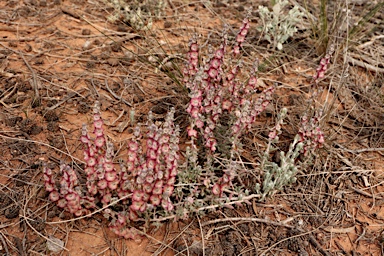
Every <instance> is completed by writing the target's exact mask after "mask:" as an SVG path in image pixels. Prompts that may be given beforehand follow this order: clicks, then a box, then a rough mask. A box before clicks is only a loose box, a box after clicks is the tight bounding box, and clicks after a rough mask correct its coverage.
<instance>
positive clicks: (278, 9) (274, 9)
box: [273, 3, 281, 15]
mask: <svg viewBox="0 0 384 256" xmlns="http://www.w3.org/2000/svg"><path fill="white" fill-rule="evenodd" d="M280 10H281V8H280V4H279V3H276V4H275V5H274V6H273V13H274V14H275V15H279V13H280Z"/></svg>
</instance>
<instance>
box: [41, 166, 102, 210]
mask: <svg viewBox="0 0 384 256" xmlns="http://www.w3.org/2000/svg"><path fill="white" fill-rule="evenodd" d="M43 173H44V174H43V176H44V182H45V189H46V191H48V192H50V194H49V199H50V200H51V201H52V202H56V203H57V205H58V206H59V207H61V208H65V209H67V210H68V211H69V212H70V213H72V214H74V215H75V216H81V215H85V214H88V213H89V212H90V209H93V208H94V207H95V203H94V201H95V200H94V198H92V197H89V196H83V195H82V191H81V187H80V186H79V183H78V180H77V176H76V173H75V171H74V170H73V169H72V168H71V167H70V166H68V165H66V164H62V165H60V173H61V179H60V189H57V188H56V185H55V181H54V179H53V177H52V175H53V172H52V170H51V169H49V168H47V167H46V166H44V170H43Z"/></svg>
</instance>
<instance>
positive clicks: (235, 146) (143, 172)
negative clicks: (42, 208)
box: [44, 18, 330, 238]
mask: <svg viewBox="0 0 384 256" xmlns="http://www.w3.org/2000/svg"><path fill="white" fill-rule="evenodd" d="M249 26H250V24H249V20H248V19H247V18H246V19H244V21H243V24H242V26H241V28H240V30H239V32H238V33H237V36H236V39H235V42H234V44H233V47H232V48H230V47H229V46H228V41H227V35H226V30H224V32H223V35H222V39H223V40H222V43H221V45H220V46H219V47H218V48H217V49H216V50H213V47H212V46H209V47H208V56H207V57H206V58H203V56H202V55H203V54H204V52H203V51H201V49H200V48H199V47H200V45H199V43H198V42H197V40H196V38H192V39H191V41H190V43H189V51H188V54H187V61H186V65H185V69H184V79H183V83H184V84H185V86H186V88H187V89H188V92H189V94H188V96H189V99H190V100H189V103H188V106H187V108H186V112H187V113H188V114H189V126H188V128H187V131H186V132H187V134H188V137H189V141H187V142H186V144H188V146H187V148H186V150H185V152H184V154H183V155H182V152H181V151H180V149H179V145H180V141H179V140H180V138H179V137H180V136H179V134H180V132H179V127H178V126H177V125H175V124H174V121H173V120H174V110H173V109H171V110H170V111H169V113H168V114H167V116H166V118H165V120H164V122H163V124H162V125H157V124H155V122H154V121H153V118H152V114H151V113H149V114H148V121H147V122H146V124H145V125H141V127H140V126H139V125H138V126H137V127H136V128H134V131H133V137H132V139H131V140H129V141H128V145H127V155H126V156H125V160H124V161H122V163H121V164H120V166H116V164H115V163H114V162H113V158H114V156H115V155H114V150H113V144H112V143H110V142H109V141H108V140H107V137H106V136H105V133H104V130H103V120H102V118H101V113H100V107H99V103H98V102H96V104H95V107H94V113H93V135H94V138H92V136H90V135H89V133H88V131H87V126H86V125H84V126H83V129H82V135H81V142H82V143H83V146H84V160H85V162H86V167H85V169H84V173H83V174H82V175H83V176H86V178H85V179H86V183H85V184H81V183H80V182H79V180H78V176H77V173H76V172H75V171H74V170H73V169H72V168H71V167H70V166H68V165H67V164H62V165H61V167H60V173H59V184H58V185H56V181H55V178H54V177H55V173H54V172H53V171H52V170H51V169H49V168H47V167H44V181H45V188H46V190H47V191H48V192H49V198H50V200H51V201H53V202H56V204H57V205H58V206H59V207H61V208H63V209H65V210H67V211H68V212H70V213H72V214H74V215H75V216H84V215H87V214H89V213H91V212H92V211H94V210H96V208H99V207H100V208H103V209H104V210H103V213H104V216H105V217H106V218H108V219H109V220H110V225H109V226H110V228H111V230H113V231H114V232H115V233H116V234H117V235H119V236H123V237H125V238H134V237H135V236H136V235H137V233H138V232H137V230H136V229H135V228H133V227H132V226H133V223H135V222H137V221H140V220H141V221H146V222H147V223H148V222H149V221H159V220H162V219H167V218H168V219H169V218H172V219H174V218H187V217H189V214H190V213H203V212H204V210H206V209H214V208H216V207H219V206H224V205H226V206H229V205H231V204H233V203H240V202H246V201H247V198H252V197H258V198H260V199H264V198H265V197H266V196H268V195H271V194H272V193H274V192H275V191H276V190H279V189H282V188H283V187H284V186H285V185H286V184H288V183H289V182H293V181H294V179H295V175H296V173H297V171H298V169H299V168H302V167H303V166H302V165H303V164H305V163H307V162H306V161H305V159H306V157H307V156H310V155H312V154H313V153H314V150H315V149H317V148H319V147H321V145H322V144H323V142H324V135H323V133H322V131H321V129H320V122H319V121H320V117H321V115H320V114H318V115H315V116H314V117H313V118H307V117H306V116H304V117H303V119H302V123H301V124H302V127H301V129H300V130H299V132H298V135H297V136H296V137H295V138H294V139H293V141H292V143H291V146H290V147H289V151H288V152H286V153H284V152H282V153H281V163H280V165H278V164H276V163H273V162H272V161H271V160H270V151H271V149H272V147H273V144H274V143H276V142H277V141H278V139H279V134H280V133H281V129H282V126H283V124H284V123H283V118H284V116H285V115H286V114H287V110H286V109H283V110H282V111H281V114H280V117H279V118H278V120H277V123H276V125H275V126H274V127H272V128H271V130H270V133H269V138H268V143H267V145H266V150H265V152H259V153H260V155H262V161H261V163H260V165H259V166H260V167H259V168H251V167H249V166H246V165H245V164H244V163H243V162H242V159H241V154H242V151H243V149H242V138H243V137H244V136H246V134H247V133H248V132H249V130H250V128H251V127H252V126H253V124H254V123H255V121H256V119H257V118H258V117H259V116H260V114H261V113H262V112H263V111H264V110H265V109H266V107H267V106H268V105H269V104H270V102H271V100H272V96H273V93H274V91H275V90H276V87H275V86H272V87H269V88H264V89H259V88H258V87H257V76H256V73H257V71H258V70H257V61H256V62H255V64H254V66H253V68H252V70H251V71H250V72H249V74H248V76H246V72H243V73H242V74H241V75H240V70H241V69H242V68H243V65H242V63H241V61H240V59H241V57H242V54H241V48H242V43H243V42H244V40H245V38H246V36H247V33H248V30H249ZM329 58H330V56H327V57H326V58H324V60H322V64H321V65H320V67H319V68H318V70H317V74H316V75H315V77H314V81H315V82H316V81H318V79H320V78H322V77H323V76H324V72H325V70H326V66H327V65H328V63H329ZM244 79H245V82H243V80H244ZM319 113H320V112H319ZM143 126H144V127H143ZM144 129H145V130H146V133H145V136H143V134H142V130H144ZM142 145H145V146H142ZM299 155H301V156H302V159H304V160H302V159H300V160H299V159H298V158H299ZM250 174H251V175H253V176H255V177H256V178H257V180H259V182H254V183H253V184H256V186H255V187H249V186H247V185H245V184H244V183H243V182H242V177H244V176H246V175H250ZM251 193H253V194H252V195H250V194H251ZM249 196H251V197H249Z"/></svg>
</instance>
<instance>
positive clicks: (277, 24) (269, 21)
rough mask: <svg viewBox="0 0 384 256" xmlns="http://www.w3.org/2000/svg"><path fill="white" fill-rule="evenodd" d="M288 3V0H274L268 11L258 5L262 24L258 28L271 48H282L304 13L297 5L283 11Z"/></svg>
mask: <svg viewBox="0 0 384 256" xmlns="http://www.w3.org/2000/svg"><path fill="white" fill-rule="evenodd" d="M287 5H288V0H276V1H274V5H273V7H272V11H270V10H269V9H268V8H267V7H265V6H261V5H260V6H259V14H260V18H261V21H262V26H260V27H259V28H258V29H259V30H260V31H262V32H263V34H264V39H265V40H267V41H268V42H269V43H270V44H271V45H272V48H274V49H275V48H277V49H278V50H282V49H283V44H284V43H285V42H286V41H287V40H288V38H290V37H291V36H293V34H294V33H296V32H297V28H296V24H297V23H298V22H300V21H301V19H302V17H303V16H304V13H302V12H300V10H299V8H298V7H297V6H294V7H293V8H292V9H290V10H289V12H288V14H285V13H284V8H285V7H286V6H287Z"/></svg>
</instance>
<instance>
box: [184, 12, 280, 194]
mask: <svg viewBox="0 0 384 256" xmlns="http://www.w3.org/2000/svg"><path fill="white" fill-rule="evenodd" d="M248 30H249V20H248V18H245V19H244V21H243V24H242V26H241V27H240V30H239V32H238V34H237V35H236V41H235V44H234V46H233V49H232V56H231V57H230V58H231V59H230V60H229V61H228V63H227V62H226V60H225V56H226V46H227V36H226V34H225V32H224V33H223V36H222V38H223V42H222V44H221V45H220V47H219V48H218V49H217V50H216V51H212V54H210V55H209V56H208V58H207V60H206V61H205V62H204V64H203V65H199V45H198V43H197V40H196V38H193V39H192V40H191V41H190V43H189V52H188V54H187V63H186V66H185V69H184V82H185V84H186V87H187V88H188V89H189V97H190V101H189V105H188V107H187V112H188V113H189V115H190V117H191V118H190V120H191V123H190V126H189V127H188V130H187V132H188V135H189V137H190V138H191V144H192V149H193V150H195V151H196V150H197V147H196V145H195V142H194V141H195V140H196V139H197V138H198V137H199V135H201V136H202V138H203V142H204V146H205V147H206V148H207V149H209V151H208V152H210V153H214V152H216V150H217V146H218V140H217V138H216V137H215V132H216V128H217V126H218V125H219V124H220V122H221V117H222V116H223V114H229V116H230V118H232V119H231V120H229V122H228V121H227V123H228V125H229V127H228V129H227V130H228V133H227V134H225V135H224V136H226V137H228V142H229V143H232V150H233V149H234V148H236V145H235V144H236V143H238V140H239V137H240V136H241V135H242V134H243V133H244V132H245V131H247V130H249V129H250V128H251V126H252V124H253V123H254V122H255V120H256V118H257V116H258V115H260V114H261V113H262V112H263V111H264V110H265V108H266V107H267V106H268V104H269V103H270V101H271V99H272V94H273V92H274V90H275V88H274V87H270V88H267V89H265V90H264V91H263V92H262V93H261V94H260V95H259V97H258V98H257V99H255V98H253V94H254V93H255V92H257V77H256V73H257V69H258V67H257V61H256V62H255V65H254V66H253V68H252V70H251V74H250V77H249V79H248V81H247V82H246V83H243V82H240V81H239V79H237V76H238V74H239V73H240V69H241V66H242V65H241V63H240V61H236V62H235V64H233V65H232V60H234V59H236V58H238V57H239V55H240V49H241V46H242V44H243V42H244V41H245V38H246V36H247V34H248ZM224 62H225V65H224ZM231 66H232V67H231ZM226 67H228V68H226ZM226 116H228V115H226ZM220 125H221V124H220ZM231 155H232V156H233V155H234V154H232V153H231ZM231 166H232V164H231ZM234 166H235V165H233V166H232V167H231V168H229V167H228V168H227V170H226V171H224V174H223V176H222V177H221V178H219V179H218V180H217V181H216V182H214V183H213V186H212V192H213V194H215V195H221V194H222V193H223V191H224V189H225V188H226V187H228V186H230V185H231V181H232V180H233V178H234V177H235V175H236V168H234Z"/></svg>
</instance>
